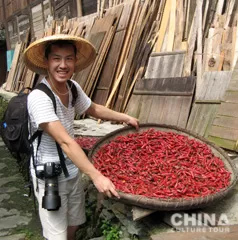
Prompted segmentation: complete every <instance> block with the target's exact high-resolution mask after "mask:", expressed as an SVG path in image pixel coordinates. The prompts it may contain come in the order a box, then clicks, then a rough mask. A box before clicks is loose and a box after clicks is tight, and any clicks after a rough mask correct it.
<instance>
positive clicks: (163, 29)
mask: <svg viewBox="0 0 238 240" xmlns="http://www.w3.org/2000/svg"><path fill="white" fill-rule="evenodd" d="M170 9H171V0H167V1H166V4H165V9H164V14H163V18H162V22H161V26H160V29H159V37H158V40H157V43H156V44H155V52H160V50H161V47H162V44H163V41H164V35H165V32H166V28H167V25H168V21H169V16H170Z"/></svg>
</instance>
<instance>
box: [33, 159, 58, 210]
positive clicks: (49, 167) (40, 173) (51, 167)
mask: <svg viewBox="0 0 238 240" xmlns="http://www.w3.org/2000/svg"><path fill="white" fill-rule="evenodd" d="M61 173H62V168H61V166H60V164H58V163H55V162H47V163H45V164H43V165H37V166H36V176H37V177H38V178H40V179H42V180H45V195H44V196H43V198H42V208H44V209H47V210H48V211H57V210H59V208H60V207H61V199H60V196H59V191H58V176H59V175H60V174H61Z"/></svg>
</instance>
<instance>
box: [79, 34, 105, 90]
mask: <svg viewBox="0 0 238 240" xmlns="http://www.w3.org/2000/svg"><path fill="white" fill-rule="evenodd" d="M105 34H106V33H105V32H98V33H94V34H91V35H90V37H89V41H90V42H91V43H92V44H93V45H94V47H95V48H96V51H97V52H98V51H99V48H100V47H101V44H102V42H103V39H104V37H105ZM93 65H94V63H92V64H91V65H90V66H89V67H87V68H86V69H84V70H83V71H81V72H79V73H78V74H76V75H75V76H74V79H75V80H76V81H77V82H78V83H79V84H80V86H81V87H82V88H83V89H84V90H85V87H86V82H87V79H88V76H89V74H90V71H91V70H92V69H93Z"/></svg>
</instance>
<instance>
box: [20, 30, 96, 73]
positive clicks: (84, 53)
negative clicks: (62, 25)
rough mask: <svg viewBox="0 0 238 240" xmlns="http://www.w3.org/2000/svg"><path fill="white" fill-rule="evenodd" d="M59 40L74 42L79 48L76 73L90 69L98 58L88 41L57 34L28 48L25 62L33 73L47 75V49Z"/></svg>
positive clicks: (42, 39) (37, 41)
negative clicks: (50, 44)
mask: <svg viewBox="0 0 238 240" xmlns="http://www.w3.org/2000/svg"><path fill="white" fill-rule="evenodd" d="M58 40H67V41H72V42H73V44H74V45H75V47H76V48H77V53H76V58H77V59H76V64H75V72H79V71H81V70H82V69H84V68H86V67H88V66H89V65H90V64H91V63H92V62H93V60H94V59H95V57H96V51H95V48H94V47H93V45H92V44H91V43H90V42H88V41H87V40H85V39H83V38H80V37H76V36H71V35H68V34H57V35H53V36H47V37H44V38H41V39H38V40H36V41H35V42H33V43H31V44H30V45H29V46H28V48H27V49H26V50H25V51H24V62H25V64H26V66H27V67H28V68H29V69H30V70H31V71H33V72H36V73H38V74H42V75H47V63H46V61H45V48H46V46H47V45H48V44H49V43H51V42H54V41H58Z"/></svg>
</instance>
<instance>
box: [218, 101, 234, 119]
mask: <svg viewBox="0 0 238 240" xmlns="http://www.w3.org/2000/svg"><path fill="white" fill-rule="evenodd" d="M217 114H218V115H222V116H230V117H238V111H237V104H234V103H226V102H224V103H221V105H220V107H219V110H218V112H217Z"/></svg>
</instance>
